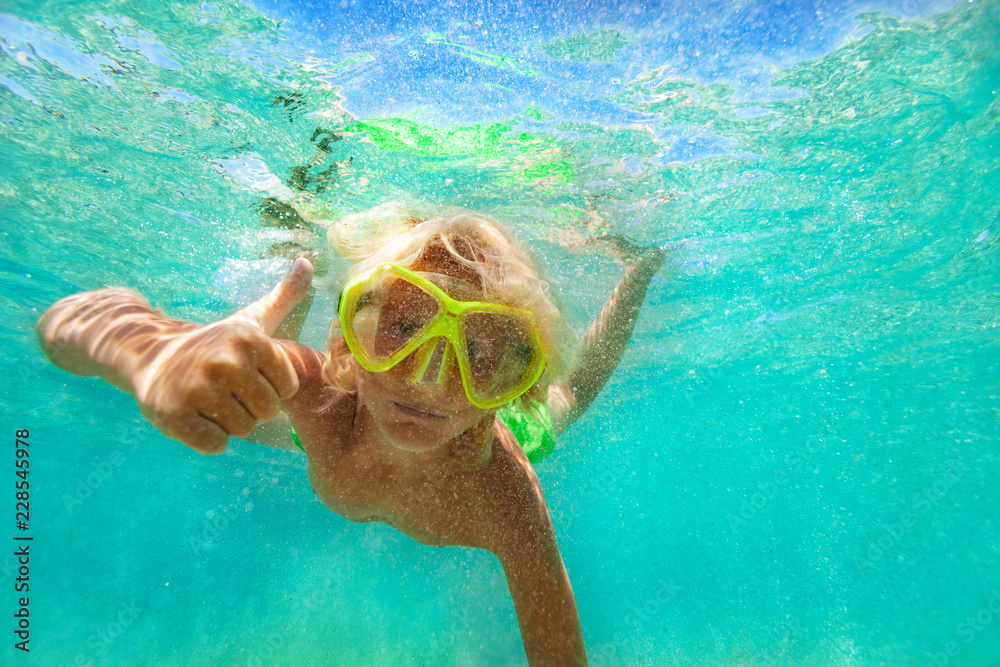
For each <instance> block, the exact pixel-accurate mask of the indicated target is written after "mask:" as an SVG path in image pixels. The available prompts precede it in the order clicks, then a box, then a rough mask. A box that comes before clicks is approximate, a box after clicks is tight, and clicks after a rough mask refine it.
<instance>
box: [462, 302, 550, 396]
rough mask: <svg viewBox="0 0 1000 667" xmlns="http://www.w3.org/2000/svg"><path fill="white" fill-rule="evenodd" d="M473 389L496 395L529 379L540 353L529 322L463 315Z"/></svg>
mask: <svg viewBox="0 0 1000 667" xmlns="http://www.w3.org/2000/svg"><path fill="white" fill-rule="evenodd" d="M463 326H464V329H465V347H466V350H467V351H468V356H469V371H470V375H471V376H472V384H473V387H472V389H473V391H474V393H475V394H476V395H478V396H483V397H488V398H492V397H496V396H502V395H503V394H506V393H507V392H510V391H512V390H514V389H516V388H517V387H518V386H519V385H521V384H523V383H525V382H527V381H528V380H530V379H531V378H532V375H533V374H534V372H536V371H537V370H538V364H539V363H540V362H541V356H540V352H539V350H538V348H537V347H536V345H535V341H534V338H533V337H532V335H531V333H530V331H531V329H530V327H531V324H530V323H529V322H526V321H525V320H524V319H523V318H521V317H517V316H515V315H509V314H502V313H494V312H476V311H473V312H469V313H467V314H466V315H465V317H464V318H463Z"/></svg>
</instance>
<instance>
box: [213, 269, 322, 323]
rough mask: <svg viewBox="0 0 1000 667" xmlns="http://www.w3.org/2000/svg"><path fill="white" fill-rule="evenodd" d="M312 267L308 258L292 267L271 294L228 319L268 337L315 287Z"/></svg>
mask: <svg viewBox="0 0 1000 667" xmlns="http://www.w3.org/2000/svg"><path fill="white" fill-rule="evenodd" d="M312 275H313V266H312V264H311V263H310V262H309V260H308V259H306V258H305V257H299V258H298V259H297V260H295V263H294V264H292V268H291V269H290V270H289V271H288V275H286V276H285V277H284V279H283V280H282V281H281V282H280V283H278V284H277V285H276V286H275V288H274V289H272V290H271V291H270V292H268V294H267V295H266V296H265V297H263V298H262V299H259V300H258V301H255V302H254V303H252V304H250V305H249V306H247V307H246V308H244V309H243V310H241V311H239V312H238V313H236V314H235V315H233V316H232V317H231V318H229V319H236V320H242V321H244V322H248V323H250V324H253V325H254V326H256V327H259V328H260V329H261V330H262V331H263V332H264V333H266V334H267V335H268V336H270V335H271V334H273V333H274V330H275V329H277V328H278V325H279V324H281V321H282V320H283V319H285V317H286V316H287V315H288V313H290V312H292V309H293V308H295V306H296V305H298V303H299V302H300V301H302V299H304V298H305V296H306V294H308V293H309V287H310V285H312Z"/></svg>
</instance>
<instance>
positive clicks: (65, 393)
mask: <svg viewBox="0 0 1000 667" xmlns="http://www.w3.org/2000/svg"><path fill="white" fill-rule="evenodd" d="M334 4H335V3H334ZM879 9H881V11H879ZM550 10H551V12H550ZM557 10H560V8H559V6H547V7H541V8H539V7H534V6H528V5H523V4H519V5H511V6H510V7H508V8H506V9H498V8H492V9H482V10H481V11H480V9H477V8H475V7H473V6H471V5H465V4H460V5H453V6H450V7H442V8H438V7H430V6H422V5H421V6H419V10H418V9H412V8H411V9H410V10H406V8H405V6H403V5H398V6H397V5H394V4H391V3H385V4H384V5H383V6H379V7H365V6H358V5H350V4H348V3H344V5H343V7H341V8H337V7H334V8H333V9H329V8H328V9H326V10H324V9H323V8H321V7H319V6H318V5H316V4H313V3H301V4H297V5H294V6H293V5H283V4H281V3H277V2H261V3H259V4H258V5H256V6H252V5H245V4H239V3H236V2H230V1H228V0H227V1H222V2H214V3H211V4H208V3H205V4H199V3H184V2H175V3H155V4H154V3H149V4H147V3H134V2H129V3H125V2H104V3H99V2H91V3H86V2H74V3H72V4H69V3H54V2H49V3H45V2H19V1H14V0H7V1H6V2H5V3H3V5H2V10H0V11H2V13H0V38H2V40H0V45H2V52H3V55H2V56H0V128H2V129H0V132H2V146H3V157H2V159H0V199H2V203H0V233H2V238H3V243H2V244H0V269H2V271H0V281H2V289H0V301H2V303H3V306H4V309H3V310H4V312H5V313H6V314H7V316H6V317H5V318H3V321H2V322H0V327H2V333H3V336H4V339H5V341H6V342H5V344H4V352H5V354H4V355H3V359H2V360H0V363H2V371H3V374H4V377H6V379H7V382H6V387H7V391H5V392H4V397H3V415H4V428H5V433H7V437H8V438H9V440H13V439H14V432H15V429H29V430H30V432H31V447H32V458H31V483H32V497H31V501H32V506H31V510H32V511H31V530H30V532H31V533H32V534H33V536H34V538H35V539H34V542H33V543H32V547H31V548H32V561H31V602H30V610H31V631H32V634H31V656H30V662H32V664H44V665H62V664H71V665H74V664H75V665H83V664H95V665H140V664H171V663H175V664H212V665H215V664H241V665H244V664H245V665H254V664H264V665H326V664H336V665H341V664H343V665H373V664H379V665H383V664H384V665H403V664H413V665H446V664H461V665H467V664H482V665H496V664H520V663H521V662H523V649H522V647H521V644H520V638H519V635H518V633H517V626H516V622H515V619H514V611H513V607H512V605H511V603H510V598H509V594H508V593H507V589H506V584H505V582H504V578H503V574H502V571H501V570H500V567H499V565H498V563H497V562H496V561H495V560H494V559H493V558H492V557H490V556H488V555H486V554H485V553H481V552H475V551H471V550H465V549H433V548H428V547H423V546H420V545H418V544H416V543H414V542H413V541H412V540H410V539H409V538H407V537H405V536H402V535H400V534H399V533H396V532H395V531H393V530H392V529H390V528H388V527H386V526H382V525H370V524H369V525H358V524H352V523H350V522H347V521H345V520H343V519H341V518H339V517H338V516H336V515H333V514H331V513H330V512H329V511H328V510H326V509H325V508H324V507H323V506H322V505H321V504H320V503H319V502H318V501H317V500H316V499H315V498H314V496H313V494H312V491H311V489H310V488H309V484H308V482H307V480H306V477H305V466H304V462H303V460H302V457H301V456H297V455H295V454H293V453H289V452H278V451H271V450H266V449H262V448H260V447H256V446H253V445H250V444H247V443H242V442H235V441H234V443H233V446H232V447H231V448H230V450H229V451H228V452H227V453H226V454H225V455H223V456H221V457H202V456H199V455H197V454H195V453H193V452H191V451H189V450H187V449H186V448H184V447H182V446H180V445H178V444H177V443H175V442H172V441H170V440H167V439H165V438H163V437H162V436H160V435H159V434H158V432H156V431H155V429H153V428H152V427H150V426H148V425H147V424H145V422H144V421H143V420H142V419H141V417H140V416H139V414H138V410H137V409H136V407H135V405H134V402H133V401H132V399H131V398H129V397H128V396H126V395H124V394H122V393H120V392H117V391H116V390H114V389H112V388H110V387H109V386H106V385H104V384H101V383H99V382H97V381H94V380H90V379H86V378H77V377H74V376H70V375H67V374H65V373H62V372H59V371H58V370H56V369H55V368H53V367H51V366H49V365H48V364H47V363H46V362H45V361H44V360H43V359H42V357H41V355H40V352H39V350H38V347H37V344H36V342H35V340H34V334H33V327H34V322H35V321H36V320H37V318H38V316H39V315H40V313H41V312H42V311H43V310H44V308H46V307H47V306H48V305H50V304H51V303H52V302H54V301H55V300H57V299H58V298H60V297H62V296H65V295H67V294H70V293H73V292H76V291H80V290H85V289H94V288H98V287H102V286H106V285H121V286H127V287H131V288H134V289H136V290H139V291H140V292H142V293H143V294H145V295H147V296H148V297H149V299H150V300H151V302H152V303H154V304H156V305H157V306H158V307H159V308H162V309H163V310H165V311H166V312H168V313H170V314H172V315H176V316H179V317H184V318H188V319H192V320H196V321H201V322H207V321H211V320H213V319H217V318H219V317H221V316H223V315H225V314H228V313H230V312H232V311H233V310H234V309H236V308H237V307H239V306H241V305H243V304H246V303H248V302H249V301H250V300H252V299H253V298H254V297H255V296H257V295H260V294H262V293H263V292H264V291H266V289H267V288H268V283H269V281H271V280H272V279H273V278H274V277H275V276H278V275H280V273H281V271H282V266H283V264H282V262H283V260H282V259H281V258H280V257H274V256H273V255H275V254H276V253H275V250H274V249H275V248H276V247H277V246H279V245H280V244H287V243H293V242H294V243H299V244H301V245H305V246H307V247H313V248H320V247H321V241H320V240H319V239H316V238H314V237H311V236H309V235H308V234H302V235H294V234H292V233H290V232H288V231H287V230H283V229H280V228H277V227H273V226H265V225H262V218H261V214H260V202H261V200H262V199H263V198H265V197H278V198H280V197H284V196H287V195H288V194H289V193H290V190H289V186H288V184H287V183H288V181H289V179H290V177H291V176H292V174H293V171H292V170H293V168H294V167H296V166H297V165H304V164H308V163H309V162H310V160H312V159H313V158H314V157H315V156H316V155H317V149H316V145H315V141H317V140H319V138H317V139H315V140H313V141H311V139H310V138H311V137H313V134H314V130H316V129H317V128H318V127H319V128H323V129H326V130H330V131H336V132H339V133H340V134H341V135H342V136H343V139H342V140H341V141H338V142H336V143H334V144H332V145H331V151H330V155H329V156H327V157H326V158H324V160H323V161H322V163H320V164H318V165H316V166H314V167H313V168H312V169H311V173H312V177H310V178H309V179H308V180H309V185H308V187H307V190H309V191H310V192H311V193H312V194H311V196H312V197H313V201H314V205H315V206H316V207H317V209H322V210H325V211H326V213H327V214H328V215H338V214H343V213H347V212H353V211H358V210H362V209H365V208H368V207H370V206H373V205H376V204H379V203H382V202H384V201H386V200H388V199H392V198H395V197H398V196H400V195H408V196H412V197H416V198H420V199H425V200H428V201H432V202H438V203H451V204H458V205H462V206H467V207H470V208H474V209H479V210H484V211H487V212H489V213H491V214H493V215H495V216H497V217H500V218H502V219H505V220H508V221H510V222H511V223H512V224H513V225H514V226H515V227H516V228H517V229H518V230H519V231H520V232H521V234H522V235H523V236H524V238H525V239H527V240H528V242H529V243H530V244H531V246H532V247H533V248H534V249H535V250H536V252H538V253H539V255H540V256H541V257H542V258H543V259H544V261H545V263H546V265H547V266H548V267H549V269H550V270H551V272H552V274H553V276H554V277H555V278H556V280H557V282H558V283H559V285H560V289H561V291H562V294H563V296H564V300H565V302H566V304H567V308H568V310H569V316H570V319H571V321H572V322H573V324H574V326H576V327H577V328H578V329H581V330H582V329H583V328H584V327H585V326H586V325H587V324H588V322H589V321H590V319H591V318H593V317H594V316H595V315H596V313H597V312H598V311H599V309H600V307H601V305H602V303H603V301H604V299H605V298H606V297H607V295H608V294H609V293H610V291H611V289H612V288H613V287H614V285H615V283H616V281H617V279H618V277H619V275H620V270H621V269H620V267H619V265H617V264H616V263H615V262H614V261H613V260H612V259H610V258H608V257H605V256H602V255H600V254H599V253H596V252H593V251H591V250H585V251H583V252H570V251H569V250H567V249H566V247H565V246H573V245H574V244H575V243H577V242H578V241H579V240H580V239H583V238H585V237H588V236H594V235H597V234H599V233H602V232H603V231H606V230H608V231H612V232H617V233H621V234H624V235H626V236H627V237H629V238H631V239H632V240H634V241H635V242H637V243H641V244H666V247H667V248H668V249H669V259H668V262H667V265H666V266H665V267H664V269H663V270H662V272H661V273H660V274H659V275H658V276H657V277H656V279H655V280H654V283H653V285H652V287H651V290H650V293H649V296H648V299H647V305H646V307H645V309H644V311H643V314H642V319H641V320H640V321H639V323H638V326H637V329H636V333H635V336H634V338H633V341H632V342H631V344H630V347H629V350H628V352H627V354H626V356H625V358H624V360H623V362H622V364H621V366H620V368H619V371H618V372H617V373H616V375H615V376H614V377H613V378H612V380H611V382H610V383H609V384H608V386H607V387H606V389H605V390H604V392H603V393H602V394H601V396H600V397H599V398H598V400H597V402H596V403H595V404H594V406H593V407H592V408H591V410H590V411H589V412H588V413H587V415H586V416H585V417H584V418H583V419H582V420H581V421H580V422H578V423H577V424H576V425H575V426H574V427H573V428H572V429H571V430H570V431H568V432H567V433H566V434H565V435H564V436H563V437H562V438H561V441H560V446H559V448H558V449H557V451H556V453H555V454H554V455H553V456H552V457H551V458H550V459H548V460H546V461H545V462H543V463H541V464H540V465H539V466H538V468H537V470H538V474H539V477H540V479H541V481H542V485H543V489H544V491H545V495H546V498H547V500H548V503H549V507H550V510H551V512H552V515H553V520H554V523H555V526H556V532H557V536H558V538H559V543H560V547H561V550H562V554H563V557H564V560H565V562H566V565H567V568H568V571H569V574H570V577H571V580H572V582H573V586H574V591H575V593H576V597H577V602H578V605H579V609H580V616H581V620H582V623H583V629H584V634H585V639H586V641H587V646H588V651H589V654H590V658H591V662H592V663H593V664H595V665H632V664H647V665H663V664H689V665H696V664H697V665H701V664H718V665H773V664H781V665H828V664H838V665H869V664H892V665H928V664H930V665H942V664H952V665H991V664H992V665H998V664H1000V658H998V657H997V656H1000V629H998V627H1000V615H998V614H997V613H996V612H995V611H994V609H1000V606H998V603H997V602H996V601H994V600H1000V569H998V568H1000V553H998V548H1000V547H998V538H997V536H998V531H1000V525H998V508H1000V485H998V484H997V483H996V481H997V479H998V474H1000V463H998V460H997V456H996V453H995V452H996V446H997V435H998V408H997V406H998V403H997V400H998V395H1000V382H998V370H1000V363H998V354H997V352H998V347H997V327H998V323H1000V319H998V308H997V294H998V293H1000V242H998V235H1000V187H998V185H1000V179H998V175H1000V174H998V171H1000V170H998V167H1000V161H998V159H997V156H998V155H1000V152H998V143H1000V125H998V123H1000V101H998V100H1000V97H998V89H1000V39H998V36H1000V3H998V2H996V1H995V0H994V1H991V2H978V1H977V2H973V3H968V2H962V3H958V4H954V5H948V4H933V3H903V4H898V3H897V4H886V5H884V6H882V7H880V8H873V7H872V6H871V5H870V4H866V5H864V6H862V5H860V4H859V5H856V6H854V5H851V6H849V7H848V6H846V5H843V6H841V7H839V8H832V7H831V6H826V5H823V4H822V3H810V4H806V3H800V4H791V5H781V6H778V5H775V6H774V7H771V8H769V7H768V6H766V5H758V4H754V3H733V4H728V3H706V4H704V5H703V6H701V7H694V6H691V7H683V8H650V7H648V6H643V5H630V4H626V3H621V4H617V5H614V6H612V7H604V6H603V5H602V7H601V8H595V7H591V6H589V5H579V6H571V5H568V6H565V7H562V8H561V13H560V12H558V11H557ZM633 10H634V11H633ZM491 12H492V14H491ZM552 13H557V14H558V15H557V16H552V15H551V14H552ZM477 22H478V23H477ZM331 167H332V168H331ZM320 172H327V178H326V180H325V181H321V180H319V179H318V178H317V176H316V175H317V174H319V173H320ZM277 254H278V255H280V252H279V253H277ZM333 266H334V268H335V269H336V268H338V267H340V266H342V264H338V263H337V261H336V260H333ZM328 282H331V283H332V282H333V281H332V280H331V281H328ZM326 287H328V288H329V287H330V285H327V286H326ZM332 309H333V304H332V297H331V296H329V293H328V291H326V292H324V293H323V296H321V298H320V299H319V300H318V302H317V304H316V306H315V307H314V310H313V316H312V318H311V319H310V321H309V322H308V323H307V328H306V333H305V338H306V340H307V341H308V342H310V343H312V344H313V345H317V346H319V345H321V344H322V340H323V336H324V331H325V326H326V323H327V322H328V320H329V316H330V314H331V312H332ZM9 444H13V443H9ZM11 449H13V447H11ZM8 452H9V456H10V457H11V459H10V461H11V462H12V461H13V452H11V450H8ZM6 474H7V475H8V480H7V482H2V480H0V484H7V483H9V484H10V486H11V487H12V486H13V482H14V468H13V464H11V465H9V466H8V472H7V473H6ZM10 493H11V496H10V500H9V505H6V507H8V510H9V512H10V514H11V515H12V514H13V512H14V508H13V505H14V500H13V491H11V492H10ZM12 520H13V517H11V523H10V524H8V526H10V527H9V529H8V533H7V535H8V538H7V539H9V538H10V537H13V536H14V534H15V532H16V531H15V529H14V528H13V527H12ZM0 539H5V538H4V537H3V534H2V533H0ZM11 544H13V543H12V542H11ZM10 551H11V552H12V549H11V550H10ZM12 561H13V558H12V557H7V559H6V560H4V559H3V558H2V557H0V590H2V591H3V595H0V613H2V615H3V617H5V618H7V619H8V623H9V624H10V625H9V626H8V628H9V629H8V630H5V632H7V634H6V635H5V636H6V637H7V638H8V640H7V641H6V642H5V643H4V644H3V647H2V649H0V650H2V654H0V655H2V656H3V657H2V662H3V664H21V663H25V664H27V663H28V661H29V660H28V659H27V656H24V655H22V654H21V653H20V652H18V651H16V650H15V649H14V648H13V646H12V645H13V641H12V640H11V639H10V638H11V636H12V635H11V634H10V630H12V629H13V623H12V621H11V620H10V619H11V618H12V617H11V614H13V613H14V612H15V611H16V596H15V593H14V592H13V585H14V578H15V576H16V574H15V573H14V570H13V568H12V566H11V563H12ZM991 601H993V602H991ZM991 605H992V606H991Z"/></svg>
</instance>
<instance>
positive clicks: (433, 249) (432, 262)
mask: <svg viewBox="0 0 1000 667" xmlns="http://www.w3.org/2000/svg"><path fill="white" fill-rule="evenodd" d="M410 270H412V271H419V272H423V273H437V274H440V275H444V276H449V277H451V278H455V279H457V280H461V281H463V282H466V283H469V284H471V285H474V286H475V287H476V288H477V289H479V290H482V288H483V279H482V277H481V276H480V275H479V273H477V272H476V271H474V270H473V269H471V268H470V267H468V266H467V265H465V264H464V263H462V262H460V261H458V260H457V259H456V258H455V257H454V256H453V255H452V254H451V253H450V252H448V250H446V249H445V248H444V247H442V246H441V245H438V244H433V245H431V246H430V247H428V248H427V249H426V250H424V252H423V253H422V254H421V255H420V257H419V258H418V259H417V261H416V262H414V263H413V266H411V267H410Z"/></svg>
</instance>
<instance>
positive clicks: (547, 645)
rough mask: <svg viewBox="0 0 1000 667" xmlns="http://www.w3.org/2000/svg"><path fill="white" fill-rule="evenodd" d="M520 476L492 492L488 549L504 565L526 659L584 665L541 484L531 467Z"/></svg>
mask: <svg viewBox="0 0 1000 667" xmlns="http://www.w3.org/2000/svg"><path fill="white" fill-rule="evenodd" d="M524 465H525V466H527V465H528V463H527V462H525V464H524ZM519 480H520V482H521V483H517V482H512V483H508V484H505V486H504V488H503V491H500V492H497V493H495V494H493V499H492V503H493V508H494V510H495V512H496V515H495V516H497V517H498V520H497V527H498V531H497V532H496V533H495V540H496V541H495V543H494V544H493V546H492V547H491V548H490V551H492V552H493V553H494V554H496V556H497V558H499V559H500V564H501V565H503V571H504V574H505V575H506V577H507V585H508V586H509V587H510V596H511V599H512V600H513V602H514V611H515V612H516V613H517V624H518V626H519V627H520V629H521V640H522V641H523V642H524V652H525V654H526V655H527V658H528V664H529V665H531V667H539V666H549V665H551V666H553V667H563V666H573V667H575V666H578V665H586V664H587V652H586V649H585V647H584V643H583V630H582V628H581V627H580V616H579V613H578V612H577V608H576V598H575V597H574V596H573V588H572V587H571V586H570V583H569V575H567V574H566V567H565V565H564V564H563V560H562V556H561V555H560V554H559V545H558V544H557V543H556V535H555V531H554V529H553V527H552V520H551V519H550V517H549V511H548V508H547V506H546V504H545V498H544V497H543V496H542V489H541V486H540V485H539V483H538V478H537V477H535V475H534V472H533V471H531V470H530V469H529V470H528V471H527V473H526V474H525V476H524V477H519ZM489 523H490V522H484V525H487V524H489Z"/></svg>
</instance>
